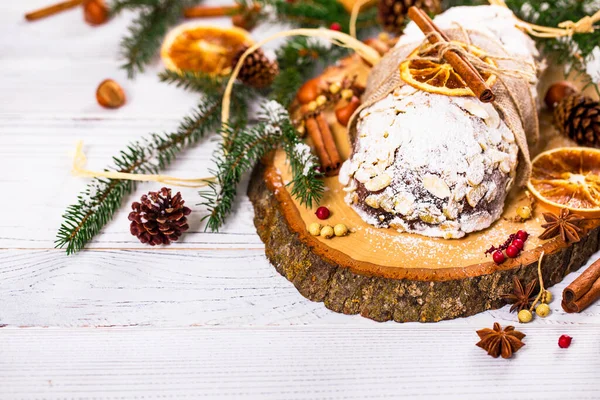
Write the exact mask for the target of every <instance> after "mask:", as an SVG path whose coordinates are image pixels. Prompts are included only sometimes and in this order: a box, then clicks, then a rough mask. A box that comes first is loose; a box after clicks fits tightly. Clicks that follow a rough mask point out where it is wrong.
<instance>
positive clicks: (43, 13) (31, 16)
mask: <svg viewBox="0 0 600 400" xmlns="http://www.w3.org/2000/svg"><path fill="white" fill-rule="evenodd" d="M82 3H83V0H68V1H61V2H60V3H56V4H53V5H51V6H48V7H44V8H40V9H39V10H35V11H32V12H29V13H27V14H25V19H26V20H27V21H35V20H38V19H42V18H46V17H49V16H51V15H54V14H57V13H59V12H62V11H65V10H69V9H71V8H74V7H77V6H79V5H81V4H82Z"/></svg>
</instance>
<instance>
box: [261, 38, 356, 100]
mask: <svg viewBox="0 0 600 400" xmlns="http://www.w3.org/2000/svg"><path fill="white" fill-rule="evenodd" d="M275 53H276V55H277V62H278V64H279V68H280V69H281V71H280V72H279V75H278V76H277V77H276V78H275V80H274V82H273V84H272V85H271V91H270V93H269V98H270V99H273V100H275V101H277V102H278V103H281V104H282V105H283V106H284V107H289V105H290V104H291V102H292V101H293V100H294V98H295V97H296V92H297V91H298V89H299V88H300V86H302V84H303V83H304V82H305V81H306V80H307V79H308V78H310V77H311V76H312V75H313V74H314V72H315V70H316V69H317V67H319V66H321V65H328V64H330V63H332V62H333V61H336V60H338V59H340V58H342V57H344V56H346V55H347V54H349V50H348V49H346V48H343V47H338V46H326V45H324V44H322V43H320V42H319V41H316V40H314V39H312V38H306V37H295V38H291V39H288V40H287V41H286V42H285V43H284V44H283V45H282V46H281V47H280V48H278V49H277V50H276V52H275Z"/></svg>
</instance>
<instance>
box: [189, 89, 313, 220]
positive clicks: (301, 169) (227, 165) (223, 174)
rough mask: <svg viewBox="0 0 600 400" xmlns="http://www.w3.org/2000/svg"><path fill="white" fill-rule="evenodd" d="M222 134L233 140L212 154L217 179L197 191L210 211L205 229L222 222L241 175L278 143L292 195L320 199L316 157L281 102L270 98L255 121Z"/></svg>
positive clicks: (303, 199) (308, 203)
mask: <svg viewBox="0 0 600 400" xmlns="http://www.w3.org/2000/svg"><path fill="white" fill-rule="evenodd" d="M222 134H223V135H225V136H229V135H231V134H235V140H233V141H231V140H223V141H222V144H221V146H220V148H219V149H218V151H217V152H216V153H215V157H214V161H215V164H216V166H217V167H216V169H215V170H213V171H211V173H212V174H214V176H215V177H216V180H215V181H214V182H209V184H208V187H207V189H206V190H203V191H201V192H200V196H201V197H202V199H203V201H202V203H201V205H204V206H205V207H206V208H207V209H208V212H209V214H208V215H207V216H206V217H205V218H206V219H207V220H208V221H207V224H206V228H207V229H209V230H212V231H217V230H218V229H219V228H220V227H221V226H222V225H223V223H224V222H225V219H226V218H227V216H228V215H229V213H230V212H231V210H232V208H233V204H234V201H235V198H236V196H237V187H238V185H239V183H240V182H241V180H242V178H243V177H244V175H245V174H246V173H248V172H249V171H250V170H252V168H254V165H255V164H256V162H257V161H258V160H260V158H262V157H263V156H265V155H266V154H267V153H268V152H270V151H273V150H275V149H277V148H279V147H280V146H282V147H283V149H284V150H285V152H286V155H287V156H288V159H289V160H290V164H291V167H292V174H293V175H294V178H293V180H292V182H291V186H292V189H291V193H292V195H294V196H295V197H296V198H298V199H299V201H300V202H301V203H302V204H305V205H306V206H307V207H312V205H313V203H314V202H315V201H319V199H320V198H321V196H322V194H323V190H324V184H323V181H322V180H321V178H322V175H321V174H320V172H319V170H318V168H317V166H318V164H317V161H316V158H315V156H314V155H312V154H311V152H310V149H309V148H308V146H306V145H304V144H303V143H302V142H301V140H300V139H299V137H298V135H297V133H296V128H295V127H294V125H293V124H292V122H291V120H290V117H289V114H288V112H287V111H286V110H285V108H283V106H282V105H281V104H279V103H277V102H276V101H273V100H271V101H269V102H267V103H266V104H265V105H264V106H263V109H262V111H261V113H259V123H258V124H256V125H254V126H252V127H249V128H246V129H241V130H237V131H235V132H232V129H231V128H226V129H225V130H224V131H223V132H222Z"/></svg>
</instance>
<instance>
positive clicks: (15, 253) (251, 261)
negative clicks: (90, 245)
mask: <svg viewBox="0 0 600 400" xmlns="http://www.w3.org/2000/svg"><path fill="white" fill-rule="evenodd" d="M577 275H578V273H572V274H570V275H568V276H567V277H566V278H565V280H564V281H563V282H562V283H560V284H558V285H556V286H555V287H554V288H552V289H551V292H552V293H553V294H554V297H555V300H554V301H553V302H552V303H551V304H550V306H551V309H552V314H551V315H550V316H549V317H548V318H545V319H544V318H536V319H535V321H534V322H533V323H532V324H530V325H521V326H523V327H530V326H556V325H562V326H573V325H581V326H589V327H590V329H594V328H593V327H594V326H596V325H597V324H600V303H597V304H594V305H593V306H592V307H590V308H588V309H587V310H585V311H584V312H583V313H581V314H566V313H565V312H564V311H562V309H561V307H560V296H561V293H562V289H563V288H564V287H565V286H566V285H567V284H569V283H570V282H571V281H572V280H573V279H575V277H576V276H577ZM0 282H1V284H0V304H2V307H1V308H0V325H8V326H28V327H30V326H44V327H48V326H52V327H56V326H58V327H65V326H68V327H85V326H139V325H144V326H157V327H161V326H163V327H164V326H168V327H177V326H192V325H194V326H206V325H211V326H212V325H218V326H229V327H236V326H238V327H239V326H275V325H276V326H290V325H306V324H307V325H315V326H316V325H318V326H325V325H338V324H343V325H344V326H378V325H377V324H376V323H375V322H372V321H369V320H366V319H364V318H361V317H359V316H345V315H342V314H336V313H333V312H331V311H329V310H327V309H326V308H325V307H324V306H323V305H322V304H320V303H313V302H311V301H309V300H306V299H304V298H303V297H302V296H301V295H300V294H299V293H298V292H297V291H296V289H295V288H294V286H293V285H292V284H291V283H289V282H288V281H287V280H285V279H284V278H283V277H281V276H280V275H279V274H278V273H277V272H276V271H275V269H274V268H273V267H272V266H271V265H270V264H269V263H268V261H267V260H266V258H265V256H264V251H263V250H262V249H256V250H227V249H223V250H200V251H198V250H186V251H159V250H152V249H145V250H133V251H129V250H106V251H99V250H88V251H85V252H83V253H80V254H79V255H77V256H66V255H65V254H64V253H62V252H61V251H58V250H46V251H43V250H39V251H32V250H27V251H21V250H10V251H1V252H0ZM492 321H500V322H501V323H502V324H503V325H506V324H515V323H516V315H515V314H510V313H509V312H508V306H506V307H504V308H502V309H500V310H494V311H488V312H486V313H482V314H478V315H476V316H474V317H471V318H463V319H457V320H452V321H445V322H441V323H437V324H435V325H429V326H430V329H432V330H433V329H438V327H439V328H440V329H441V328H445V327H451V326H465V325H466V326H470V327H472V328H474V329H477V328H481V327H484V326H487V325H490V326H491V324H492ZM392 325H393V324H392ZM381 326H384V325H381Z"/></svg>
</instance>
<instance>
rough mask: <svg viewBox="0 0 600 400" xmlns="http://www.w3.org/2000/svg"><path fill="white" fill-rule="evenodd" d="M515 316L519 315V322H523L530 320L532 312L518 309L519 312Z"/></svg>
mask: <svg viewBox="0 0 600 400" xmlns="http://www.w3.org/2000/svg"><path fill="white" fill-rule="evenodd" d="M517 316H518V317H519V322H521V323H523V324H526V323H528V322H531V320H532V319H533V314H531V311H529V310H527V309H525V310H521V311H519V314H517Z"/></svg>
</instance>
